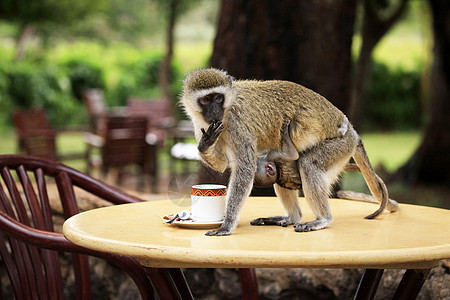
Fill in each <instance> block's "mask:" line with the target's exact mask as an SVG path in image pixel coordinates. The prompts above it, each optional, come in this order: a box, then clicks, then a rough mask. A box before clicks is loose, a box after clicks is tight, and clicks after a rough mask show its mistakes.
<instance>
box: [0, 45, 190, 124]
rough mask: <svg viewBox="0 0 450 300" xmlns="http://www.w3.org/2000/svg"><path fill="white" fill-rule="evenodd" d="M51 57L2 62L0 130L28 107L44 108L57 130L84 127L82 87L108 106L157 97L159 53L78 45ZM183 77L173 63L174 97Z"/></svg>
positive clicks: (3, 60)
mask: <svg viewBox="0 0 450 300" xmlns="http://www.w3.org/2000/svg"><path fill="white" fill-rule="evenodd" d="M0 49H2V47H0ZM52 53H53V55H52ZM52 53H49V54H48V56H47V55H46V56H40V57H38V56H34V57H28V58H27V60H24V61H21V62H13V61H11V60H10V59H9V58H8V59H6V58H5V57H0V122H1V124H2V125H0V127H10V126H11V125H12V123H11V117H10V116H11V111H12V110H13V109H16V108H32V107H43V108H45V109H46V111H47V114H48V116H49V119H50V121H51V123H52V125H53V126H55V127H62V126H64V127H66V126H78V125H83V124H87V114H86V111H85V107H84V105H83V103H82V101H80V100H79V99H81V93H82V91H83V90H84V89H86V88H102V89H104V90H105V100H106V104H107V105H108V106H123V105H126V101H127V99H128V98H130V97H140V98H158V97H161V92H160V90H159V85H158V72H159V68H160V65H161V62H162V60H163V55H162V54H161V53H160V52H155V51H153V52H149V51H143V50H136V49H134V48H132V47H123V46H122V47H115V48H114V50H109V49H108V47H105V46H102V45H98V44H90V43H82V45H79V46H76V45H69V46H67V47H65V48H64V49H55V50H54V52H52ZM183 76H184V74H183V72H182V71H181V70H180V66H179V64H178V63H175V62H174V63H173V64H172V67H171V81H172V92H173V95H174V96H177V95H178V94H179V93H180V91H181V84H182V78H183Z"/></svg>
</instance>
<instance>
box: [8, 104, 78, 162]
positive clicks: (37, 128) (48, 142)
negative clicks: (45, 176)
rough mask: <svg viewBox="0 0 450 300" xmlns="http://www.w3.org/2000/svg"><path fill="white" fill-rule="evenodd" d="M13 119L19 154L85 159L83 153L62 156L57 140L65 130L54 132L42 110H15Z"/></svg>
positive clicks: (55, 158) (53, 158)
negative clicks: (58, 149)
mask: <svg viewBox="0 0 450 300" xmlns="http://www.w3.org/2000/svg"><path fill="white" fill-rule="evenodd" d="M12 119H13V123H14V127H15V130H16V134H17V141H18V143H17V144H18V145H17V149H18V152H19V153H25V154H28V155H33V156H38V157H43V158H47V159H51V160H69V159H79V158H83V157H84V154H83V153H75V152H72V153H66V154H64V155H61V154H59V153H58V151H57V148H56V138H57V137H58V136H59V135H60V134H62V133H63V132H67V131H65V130H58V131H57V130H54V129H52V128H51V126H50V123H49V121H48V119H47V114H46V113H45V111H44V110H43V109H42V108H33V109H26V110H15V111H13V113H12Z"/></svg>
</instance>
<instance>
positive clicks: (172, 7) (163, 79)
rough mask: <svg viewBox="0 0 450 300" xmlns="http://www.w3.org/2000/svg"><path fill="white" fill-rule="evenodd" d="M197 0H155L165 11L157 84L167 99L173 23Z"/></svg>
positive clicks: (173, 31) (169, 92)
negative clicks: (164, 41)
mask: <svg viewBox="0 0 450 300" xmlns="http://www.w3.org/2000/svg"><path fill="white" fill-rule="evenodd" d="M198 1H199V0H157V2H158V5H159V6H160V7H161V9H162V11H163V12H165V13H166V19H167V27H166V55H165V56H164V60H163V62H162V64H161V67H160V69H159V84H160V86H161V90H162V94H163V96H164V97H165V98H167V99H172V93H171V91H170V82H171V80H170V65H171V63H172V58H173V49H174V43H175V39H174V35H175V25H176V21H177V19H178V17H179V16H180V15H181V14H182V13H184V12H186V11H187V10H188V8H189V7H190V6H192V5H194V4H195V3H196V2H198Z"/></svg>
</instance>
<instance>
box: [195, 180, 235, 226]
mask: <svg viewBox="0 0 450 300" xmlns="http://www.w3.org/2000/svg"><path fill="white" fill-rule="evenodd" d="M226 196H227V187H226V186H224V185H219V184H198V185H193V186H192V187H191V213H192V216H193V217H194V218H195V220H197V221H204V222H208V221H222V220H223V219H224V218H225V209H226Z"/></svg>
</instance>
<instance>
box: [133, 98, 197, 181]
mask: <svg viewBox="0 0 450 300" xmlns="http://www.w3.org/2000/svg"><path fill="white" fill-rule="evenodd" d="M127 115H129V116H143V117H146V118H147V119H148V130H147V134H148V137H151V136H152V137H153V141H154V142H155V143H156V144H157V145H158V147H159V148H161V147H163V146H165V145H167V146H168V147H169V149H170V150H169V154H170V158H171V160H170V173H171V175H175V173H176V171H175V169H176V166H175V164H176V161H181V162H182V165H183V168H184V173H186V174H188V173H189V172H188V169H189V163H190V162H195V163H197V162H198V161H199V154H198V151H197V147H196V146H195V145H192V144H189V143H186V142H185V141H186V140H187V139H189V138H193V137H194V128H193V126H192V124H191V122H190V121H177V118H175V117H174V116H173V113H172V109H171V104H170V100H169V99H162V100H148V99H137V98H130V99H128V101H127Z"/></svg>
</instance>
